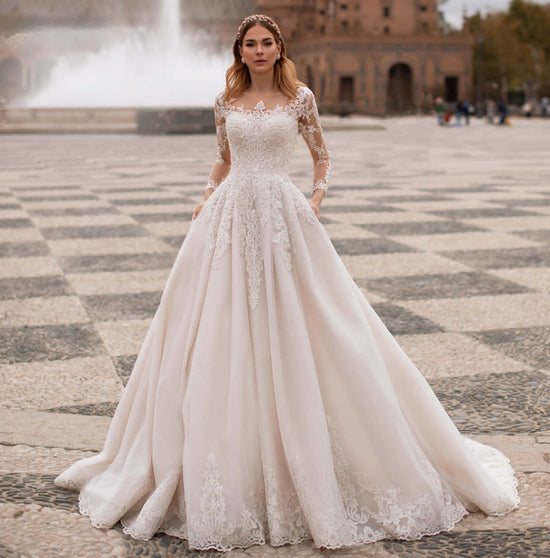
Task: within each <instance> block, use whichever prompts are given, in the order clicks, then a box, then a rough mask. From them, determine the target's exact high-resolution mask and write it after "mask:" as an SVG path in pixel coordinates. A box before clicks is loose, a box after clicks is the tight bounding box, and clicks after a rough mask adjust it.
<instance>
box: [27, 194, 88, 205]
mask: <svg viewBox="0 0 550 558" xmlns="http://www.w3.org/2000/svg"><path fill="white" fill-rule="evenodd" d="M19 200H20V201H21V202H22V203H26V202H43V201H72V200H82V201H87V200H97V196H92V195H90V194H86V193H85V192H82V193H81V194H80V193H79V194H54V195H53V196H48V195H47V196H25V197H24V198H22V197H21V196H19Z"/></svg>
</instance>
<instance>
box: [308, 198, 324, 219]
mask: <svg viewBox="0 0 550 558" xmlns="http://www.w3.org/2000/svg"><path fill="white" fill-rule="evenodd" d="M309 205H310V206H311V209H313V213H315V216H316V217H317V219H319V221H320V220H321V204H320V203H317V202H316V201H313V200H311V201H310V202H309Z"/></svg>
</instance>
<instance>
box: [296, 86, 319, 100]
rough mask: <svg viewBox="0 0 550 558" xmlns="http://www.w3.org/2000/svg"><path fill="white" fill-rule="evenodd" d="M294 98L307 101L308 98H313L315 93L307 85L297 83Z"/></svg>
mask: <svg viewBox="0 0 550 558" xmlns="http://www.w3.org/2000/svg"><path fill="white" fill-rule="evenodd" d="M296 99H298V100H302V101H307V100H309V99H315V95H314V94H313V91H312V90H311V89H310V88H309V87H308V86H307V85H299V86H298V89H297V90H296Z"/></svg>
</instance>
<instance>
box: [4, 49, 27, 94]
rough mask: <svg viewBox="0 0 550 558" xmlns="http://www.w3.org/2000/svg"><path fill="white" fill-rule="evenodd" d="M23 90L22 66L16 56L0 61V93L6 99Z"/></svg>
mask: <svg viewBox="0 0 550 558" xmlns="http://www.w3.org/2000/svg"><path fill="white" fill-rule="evenodd" d="M22 91H23V66H22V64H21V62H19V60H17V58H4V60H1V61H0V95H1V96H2V97H6V98H7V99H8V100H10V99H12V98H13V97H15V96H17V95H19V94H20V93H22Z"/></svg>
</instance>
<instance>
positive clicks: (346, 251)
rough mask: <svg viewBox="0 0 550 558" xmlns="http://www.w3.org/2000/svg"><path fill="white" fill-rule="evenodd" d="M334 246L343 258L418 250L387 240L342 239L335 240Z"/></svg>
mask: <svg viewBox="0 0 550 558" xmlns="http://www.w3.org/2000/svg"><path fill="white" fill-rule="evenodd" d="M332 244H333V246H334V248H336V251H337V252H338V254H340V255H341V256H358V255H361V254H394V253H398V252H416V250H415V249H414V248H411V247H410V246H406V245H405V244H400V243H399V242H395V241H393V240H388V239H387V238H342V239H335V240H333V241H332Z"/></svg>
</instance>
